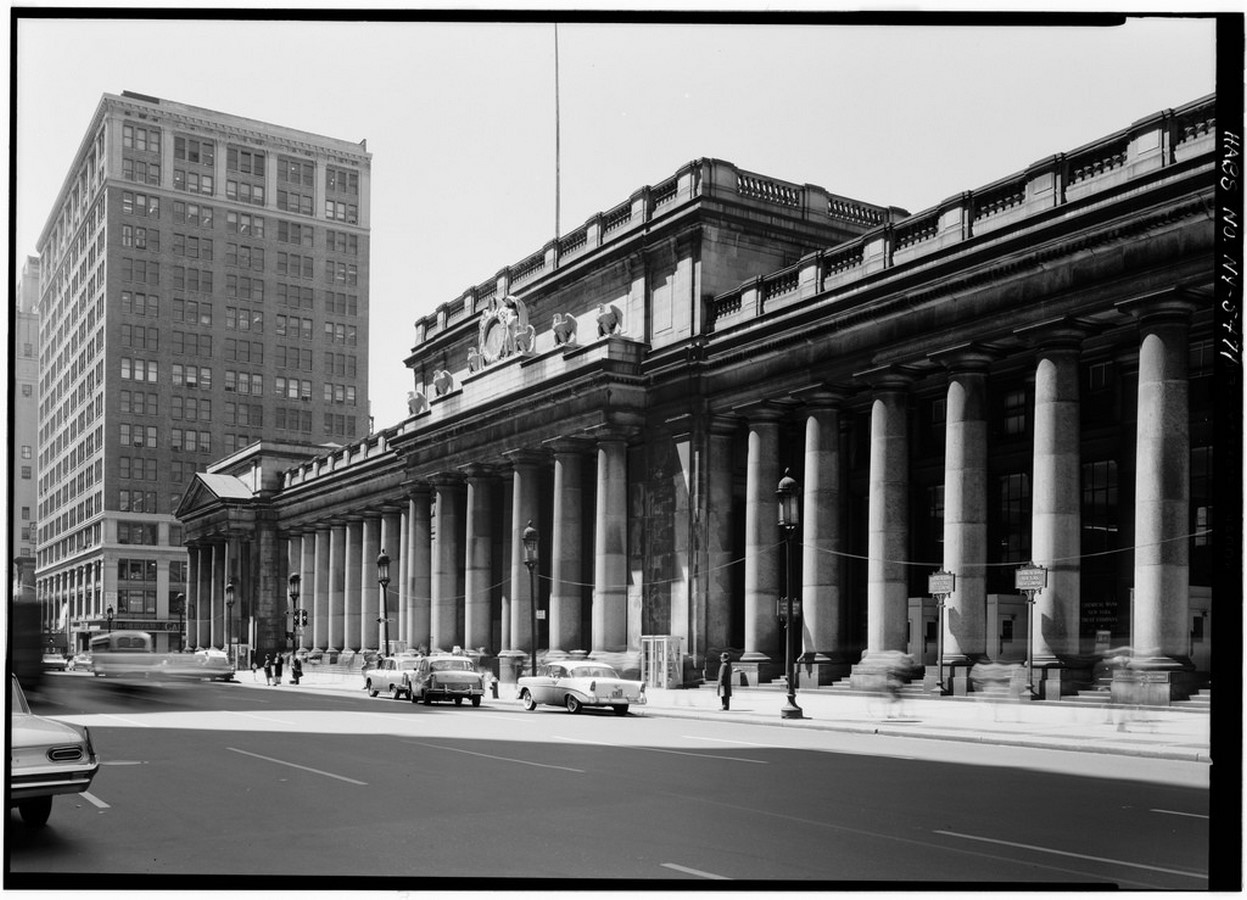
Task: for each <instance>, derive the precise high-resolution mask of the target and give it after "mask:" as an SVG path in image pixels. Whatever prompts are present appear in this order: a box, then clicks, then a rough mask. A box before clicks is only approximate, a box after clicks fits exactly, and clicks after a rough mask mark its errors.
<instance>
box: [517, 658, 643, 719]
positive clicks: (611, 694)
mask: <svg viewBox="0 0 1247 900" xmlns="http://www.w3.org/2000/svg"><path fill="white" fill-rule="evenodd" d="M518 687H519V698H520V700H522V701H523V703H524V708H525V709H527V710H534V709H536V708H537V706H538V705H539V704H546V705H548V706H565V707H567V711H568V712H570V713H578V712H580V710H581V709H582V708H584V707H586V706H603V707H607V706H609V707H610V708H611V709H613V710H614V711H615V715H617V716H625V715H627V714H628V706H629V705H631V704H643V703H645V684H644V683H643V682H640V681H630V680H628V679H626V678H620V677H619V673H618V672H616V671H615V670H614V669H613V668H612V667H610V666H608V665H606V664H605V663H599V662H593V661H592V660H560V661H558V662H550V663H546V664H545V665H544V666H538V667H537V674H536V675H524V676H522V677H521V678H520V680H519V685H518Z"/></svg>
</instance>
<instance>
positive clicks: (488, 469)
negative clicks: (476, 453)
mask: <svg viewBox="0 0 1247 900" xmlns="http://www.w3.org/2000/svg"><path fill="white" fill-rule="evenodd" d="M459 471H460V472H462V473H463V477H464V479H465V480H467V481H469V482H473V481H476V482H480V481H488V480H490V479H493V478H497V477H498V467H497V466H496V465H493V464H492V463H468V464H467V465H466V466H460V467H459Z"/></svg>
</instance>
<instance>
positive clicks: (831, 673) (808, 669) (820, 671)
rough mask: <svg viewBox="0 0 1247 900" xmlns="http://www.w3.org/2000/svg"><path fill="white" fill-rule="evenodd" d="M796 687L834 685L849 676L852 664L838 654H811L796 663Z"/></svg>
mask: <svg viewBox="0 0 1247 900" xmlns="http://www.w3.org/2000/svg"><path fill="white" fill-rule="evenodd" d="M794 668H795V669H796V672H797V686H798V687H820V686H822V685H825V684H834V683H835V682H837V681H839V680H840V679H841V678H844V677H845V676H846V675H848V674H849V670H850V669H851V668H852V664H851V663H850V662H849V661H848V660H847V659H845V658H844V657H843V656H840V655H838V654H824V653H811V654H807V655H806V656H805V657H804V658H803V659H800V660H798V661H797V664H796V665H795V666H794Z"/></svg>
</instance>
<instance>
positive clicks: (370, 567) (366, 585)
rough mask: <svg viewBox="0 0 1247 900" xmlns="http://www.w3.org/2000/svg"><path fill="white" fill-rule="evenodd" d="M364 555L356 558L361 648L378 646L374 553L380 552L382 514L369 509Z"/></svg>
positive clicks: (364, 528) (366, 520) (375, 554)
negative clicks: (357, 559)
mask: <svg viewBox="0 0 1247 900" xmlns="http://www.w3.org/2000/svg"><path fill="white" fill-rule="evenodd" d="M363 516H364V521H363V525H362V528H361V532H362V534H363V541H364V543H363V555H362V557H361V558H360V561H359V594H360V601H361V602H360V605H359V620H360V649H361V650H377V649H380V647H381V625H380V623H379V622H378V621H377V618H378V617H379V616H380V614H381V596H380V591H381V586H380V585H379V584H377V556H378V555H379V554H380V553H381V516H380V515H378V514H377V513H375V512H372V511H371V510H369V511H367V512H365V513H364V514H363Z"/></svg>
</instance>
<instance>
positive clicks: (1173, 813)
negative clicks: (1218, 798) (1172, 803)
mask: <svg viewBox="0 0 1247 900" xmlns="http://www.w3.org/2000/svg"><path fill="white" fill-rule="evenodd" d="M1148 812H1154V813H1164V814H1165V815H1167V816H1189V817H1190V818H1192V819H1207V818H1208V816H1206V815H1204V814H1203V813H1189V812H1182V811H1181V810H1177V809H1150V810H1148Z"/></svg>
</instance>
